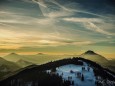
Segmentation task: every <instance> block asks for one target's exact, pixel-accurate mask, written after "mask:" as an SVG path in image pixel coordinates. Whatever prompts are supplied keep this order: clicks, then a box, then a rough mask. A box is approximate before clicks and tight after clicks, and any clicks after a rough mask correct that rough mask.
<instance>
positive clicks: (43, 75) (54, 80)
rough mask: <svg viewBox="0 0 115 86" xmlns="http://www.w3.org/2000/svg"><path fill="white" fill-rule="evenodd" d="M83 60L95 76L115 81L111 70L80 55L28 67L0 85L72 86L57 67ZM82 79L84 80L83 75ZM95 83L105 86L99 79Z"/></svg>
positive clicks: (81, 63)
mask: <svg viewBox="0 0 115 86" xmlns="http://www.w3.org/2000/svg"><path fill="white" fill-rule="evenodd" d="M83 62H86V63H87V64H88V65H89V66H90V67H92V68H93V71H94V74H95V77H99V76H100V77H101V78H102V79H103V80H104V81H105V82H107V80H111V81H115V77H114V76H115V74H114V73H113V72H111V71H110V70H108V69H105V68H103V67H101V66H100V65H99V64H97V63H95V62H93V61H90V60H87V59H84V58H80V57H79V58H77V57H74V58H72V59H71V58H69V59H62V60H58V61H54V62H49V63H46V64H43V65H39V66H33V67H32V66H29V67H26V68H25V69H24V70H23V71H20V72H19V73H17V74H15V75H13V76H10V77H9V78H7V79H4V80H2V81H0V86H70V85H72V84H74V82H72V83H71V82H70V81H69V80H63V78H62V77H61V76H59V75H58V74H55V70H56V68H57V67H60V66H63V65H67V64H75V65H81V66H82V65H83ZM50 69H51V70H52V72H51V73H48V72H46V70H50ZM82 80H84V79H83V77H82ZM95 84H96V85H95V86H103V85H102V84H101V83H99V82H98V81H97V82H95ZM114 85H115V84H114ZM72 86H74V85H72ZM105 86H109V85H105Z"/></svg>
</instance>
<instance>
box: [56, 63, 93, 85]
mask: <svg viewBox="0 0 115 86" xmlns="http://www.w3.org/2000/svg"><path fill="white" fill-rule="evenodd" d="M82 67H85V70H82ZM87 67H88V66H87V64H86V63H84V65H83V66H82V65H74V64H68V65H63V66H60V67H59V68H56V73H58V74H59V75H60V76H62V78H63V80H68V77H71V78H72V79H69V80H70V81H74V86H95V76H94V73H93V69H92V68H90V71H88V70H87ZM71 70H72V71H73V73H71V72H70V71H71ZM76 73H81V74H83V75H84V81H81V78H79V77H77V75H76Z"/></svg>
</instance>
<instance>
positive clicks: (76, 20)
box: [63, 17, 103, 23]
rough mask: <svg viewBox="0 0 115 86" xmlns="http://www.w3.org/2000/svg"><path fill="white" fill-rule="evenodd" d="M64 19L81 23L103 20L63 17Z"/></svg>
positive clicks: (100, 20)
mask: <svg viewBox="0 0 115 86" xmlns="http://www.w3.org/2000/svg"><path fill="white" fill-rule="evenodd" d="M63 20H65V21H69V22H81V23H85V22H101V23H102V22H103V20H102V19H98V18H75V17H72V18H63Z"/></svg>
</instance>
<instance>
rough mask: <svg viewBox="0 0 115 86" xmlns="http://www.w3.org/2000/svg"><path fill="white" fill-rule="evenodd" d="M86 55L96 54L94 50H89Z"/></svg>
mask: <svg viewBox="0 0 115 86" xmlns="http://www.w3.org/2000/svg"><path fill="white" fill-rule="evenodd" d="M84 54H90V55H96V53H95V52H94V51H92V50H88V51H86V52H85V53H84Z"/></svg>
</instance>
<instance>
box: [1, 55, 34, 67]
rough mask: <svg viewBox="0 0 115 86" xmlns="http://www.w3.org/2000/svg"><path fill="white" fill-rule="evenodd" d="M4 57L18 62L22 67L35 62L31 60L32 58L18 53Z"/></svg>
mask: <svg viewBox="0 0 115 86" xmlns="http://www.w3.org/2000/svg"><path fill="white" fill-rule="evenodd" d="M3 58H4V59H5V60H7V61H11V62H14V63H16V64H18V65H19V66H20V67H26V66H29V65H32V64H33V63H32V62H30V59H28V58H27V57H24V56H22V55H18V54H16V53H11V54H8V55H7V56H4V57H3Z"/></svg>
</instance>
